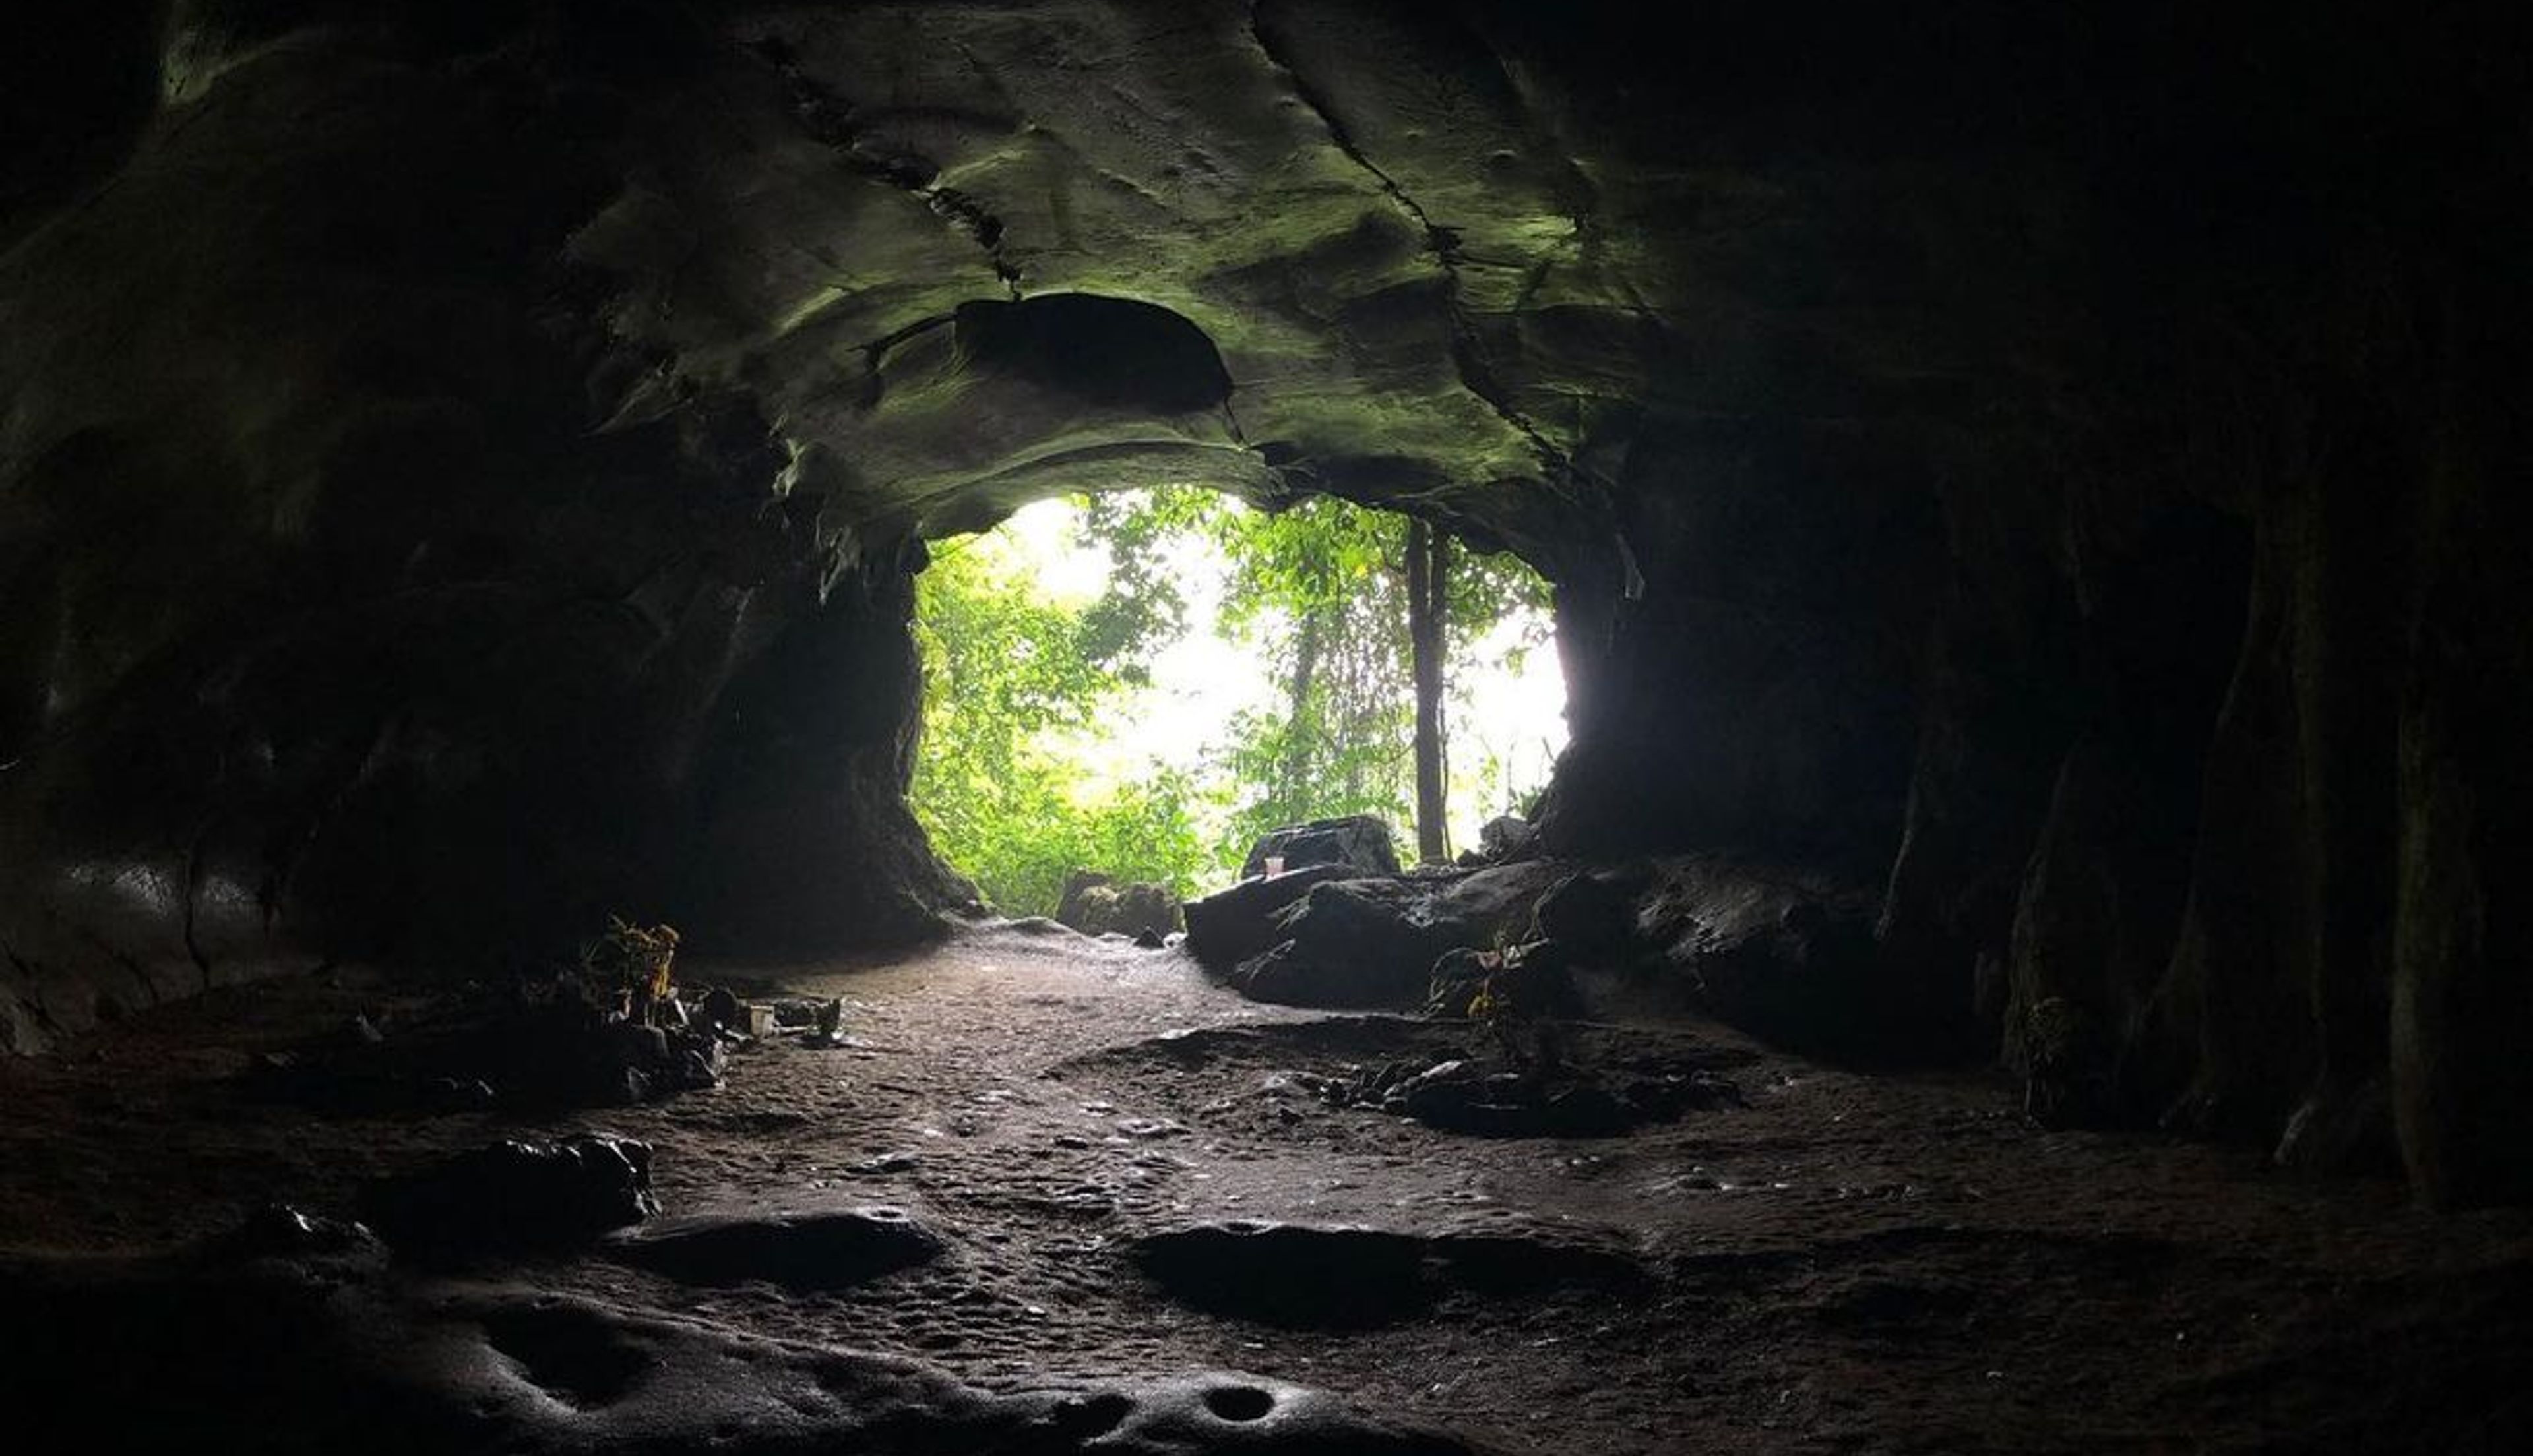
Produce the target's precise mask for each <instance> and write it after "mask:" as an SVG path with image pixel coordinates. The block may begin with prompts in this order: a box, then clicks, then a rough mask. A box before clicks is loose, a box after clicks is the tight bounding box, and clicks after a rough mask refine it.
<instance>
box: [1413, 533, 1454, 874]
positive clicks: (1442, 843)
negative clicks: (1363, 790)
mask: <svg viewBox="0 0 2533 1456" xmlns="http://www.w3.org/2000/svg"><path fill="white" fill-rule="evenodd" d="M1450 553H1451V538H1449V537H1448V536H1445V535H1443V533H1442V532H1440V531H1437V530H1435V529H1434V528H1433V527H1431V526H1428V525H1427V524H1425V523H1424V522H1423V521H1416V520H1411V521H1409V522H1408V523H1407V642H1408V647H1409V650H1410V652H1411V655H1412V663H1413V666H1414V670H1415V676H1416V853H1417V857H1418V858H1420V859H1422V860H1424V861H1425V862H1426V863H1427V864H1436V863H1440V862H1442V861H1443V860H1446V859H1448V858H1450V845H1449V843H1448V837H1447V836H1446V835H1445V834H1444V832H1443V604H1444V602H1445V601H1446V600H1447V599H1446V597H1445V590H1446V588H1447V587H1448V585H1449V582H1450Z"/></svg>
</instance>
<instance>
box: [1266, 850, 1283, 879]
mask: <svg viewBox="0 0 2533 1456" xmlns="http://www.w3.org/2000/svg"><path fill="white" fill-rule="evenodd" d="M1283 872H1284V856H1283V855H1281V854H1269V855H1267V873H1268V874H1270V875H1280V874H1282V873H1283Z"/></svg>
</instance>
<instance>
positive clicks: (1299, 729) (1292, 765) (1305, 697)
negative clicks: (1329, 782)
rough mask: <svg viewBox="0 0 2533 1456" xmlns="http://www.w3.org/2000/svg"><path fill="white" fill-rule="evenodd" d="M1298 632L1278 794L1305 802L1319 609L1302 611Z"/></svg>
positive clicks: (1316, 675) (1286, 799)
mask: <svg viewBox="0 0 2533 1456" xmlns="http://www.w3.org/2000/svg"><path fill="white" fill-rule="evenodd" d="M1298 633H1299V640H1298V641H1296V642H1295V643H1294V645H1293V681H1292V684H1291V689H1292V696H1291V702H1292V705H1293V715H1292V718H1291V720H1290V729H1289V731H1288V733H1287V738H1286V743H1285V747H1284V764H1283V773H1282V778H1283V781H1284V782H1283V784H1282V786H1281V787H1280V790H1279V795H1278V796H1279V797H1281V798H1282V800H1283V801H1284V802H1285V803H1288V804H1293V803H1303V802H1306V801H1307V800H1308V797H1309V794H1310V779H1311V742H1312V740H1313V738H1314V737H1315V736H1316V734H1313V733H1312V732H1310V731H1308V729H1307V728H1306V726H1305V725H1306V721H1307V719H1308V716H1309V714H1310V711H1311V690H1312V688H1313V687H1315V686H1316V685H1317V684H1318V680H1319V672H1320V613H1319V612H1318V610H1317V609H1313V610H1311V611H1308V612H1303V613H1302V619H1301V621H1300V623H1299V624H1298Z"/></svg>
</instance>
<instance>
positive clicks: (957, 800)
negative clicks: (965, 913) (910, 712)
mask: <svg viewBox="0 0 2533 1456" xmlns="http://www.w3.org/2000/svg"><path fill="white" fill-rule="evenodd" d="M997 565H998V563H997V562H995V561H994V560H993V559H992V557H991V556H990V555H989V554H988V553H983V552H979V551H976V550H974V549H973V548H972V547H969V548H957V547H953V548H948V549H944V550H942V551H940V552H939V553H937V554H936V555H935V557H934V561H933V565H932V568H931V569H930V570H928V571H926V572H924V573H923V575H922V577H921V578H920V579H919V580H918V581H917V583H916V601H917V620H916V636H917V640H918V643H919V645H920V646H921V649H922V653H923V666H924V705H923V707H924V712H923V732H924V737H923V745H922V751H921V752H920V753H919V754H918V755H917V757H916V767H915V774H914V783H913V786H912V787H911V788H910V790H909V792H908V800H909V802H910V803H911V804H912V805H913V809H914V813H915V817H916V818H917V819H919V820H920V821H921V822H922V824H923V827H924V830H925V832H926V833H928V834H929V835H931V837H932V840H933V843H934V844H936V845H937V846H939V847H940V849H941V850H942V852H943V853H944V854H945V855H946V856H947V857H948V858H949V859H950V860H951V862H952V863H954V864H956V865H958V866H959V867H960V869H961V870H963V871H964V872H966V873H967V874H968V875H969V876H970V877H971V878H972V879H973V880H974V881H975V882H976V885H977V888H978V889H979V890H980V891H982V892H983V894H984V896H985V898H986V899H987V900H989V901H991V902H993V903H994V904H995V905H996V906H998V907H999V908H1001V909H1002V910H1003V911H1004V912H1005V913H1008V914H1016V915H1017V914H1052V913H1054V911H1055V908H1056V903H1057V901H1058V900H1059V899H1060V897H1061V896H1062V894H1063V891H1064V879H1065V876H1066V875H1067V874H1069V873H1070V872H1071V871H1073V870H1075V869H1078V868H1084V867H1089V866H1096V867H1098V868H1101V869H1104V870H1107V871H1108V872H1109V873H1111V874H1115V875H1119V876H1122V877H1124V878H1128V879H1139V880H1159V881H1163V882H1166V883H1169V884H1171V885H1174V886H1176V887H1177V888H1178V889H1179V890H1180V892H1181V893H1182V894H1186V893H1191V892H1192V891H1193V890H1194V888H1195V876H1196V872H1197V870H1198V868H1199V866H1200V865H1201V864H1202V863H1203V860H1204V849H1203V846H1202V845H1201V844H1200V842H1199V837H1198V832H1197V829H1196V824H1195V821H1194V819H1193V818H1192V814H1193V813H1194V811H1195V808H1196V806H1197V805H1198V804H1200V803H1201V802H1202V798H1203V795H1202V792H1201V790H1200V788H1199V786H1196V785H1193V784H1191V783H1188V782H1186V781H1185V779H1184V777H1183V776H1176V775H1161V776H1157V777H1155V778H1153V779H1152V780H1149V781H1148V782H1142V783H1133V784H1127V785H1124V786H1119V787H1117V788H1116V789H1115V790H1113V791H1112V792H1110V793H1108V794H1106V795H1104V796H1099V797H1096V798H1090V799H1088V800H1086V799H1085V798H1084V797H1083V796H1082V795H1081V794H1080V792H1079V787H1078V781H1079V779H1080V777H1081V771H1080V768H1079V766H1078V764H1077V763H1075V762H1074V761H1073V759H1072V758H1071V757H1069V756H1068V755H1067V754H1066V753H1065V752H1064V751H1063V749H1064V741H1063V740H1064V737H1065V735H1067V734H1080V733H1088V732H1091V731H1094V730H1096V728H1098V727H1099V726H1100V715H1101V712H1102V710H1103V709H1105V708H1109V707H1112V706H1113V705H1114V703H1115V701H1116V700H1117V698H1118V697H1119V696H1120V695H1121V693H1122V691H1123V689H1124V687H1125V685H1126V684H1127V682H1128V680H1129V678H1128V675H1127V674H1128V672H1129V671H1130V670H1131V669H1132V667H1133V665H1134V664H1135V663H1136V662H1137V661H1138V657H1139V654H1140V653H1141V652H1142V651H1143V644H1142V643H1140V642H1138V641H1137V640H1135V638H1134V637H1133V636H1132V635H1125V636H1120V635H1118V634H1116V633H1115V632H1114V630H1113V628H1112V627H1110V626H1108V625H1106V624H1104V623H1102V622H1100V621H1098V620H1096V619H1094V613H1093V612H1089V611H1077V610H1072V609H1068V608H1065V607H1062V606H1058V605H1055V604H1052V603H1048V602H1045V601H1043V600H1040V599H1039V598H1038V597H1037V596H1036V595H1035V594H1034V593H1032V592H1031V589H1030V584H1029V583H1028V582H1027V581H1025V580H1022V579H1019V578H1018V577H1016V576H1013V575H1011V574H1008V573H1006V572H1003V571H1000V570H998V569H997Z"/></svg>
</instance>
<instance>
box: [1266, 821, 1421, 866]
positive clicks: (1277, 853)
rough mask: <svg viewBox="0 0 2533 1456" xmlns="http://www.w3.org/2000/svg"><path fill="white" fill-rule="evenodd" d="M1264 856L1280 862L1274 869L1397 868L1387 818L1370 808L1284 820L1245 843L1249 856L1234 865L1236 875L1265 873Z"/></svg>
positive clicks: (1395, 849) (1396, 849) (1269, 859)
mask: <svg viewBox="0 0 2533 1456" xmlns="http://www.w3.org/2000/svg"><path fill="white" fill-rule="evenodd" d="M1270 861H1271V862H1272V863H1274V864H1276V865H1279V866H1281V868H1280V869H1278V870H1277V871H1276V873H1278V874H1282V873H1286V872H1289V871H1292V870H1297V869H1309V868H1311V867H1312V866H1314V865H1322V864H1332V865H1335V866H1337V867H1338V868H1340V869H1348V870H1352V871H1354V873H1355V874H1357V875H1358V876H1365V877H1369V876H1373V875H1394V874H1396V873H1398V846H1397V844H1395V843H1394V842H1393V841H1392V840H1391V839H1390V835H1389V825H1388V823H1387V821H1385V820H1383V819H1380V818H1377V817H1375V816H1374V815H1370V814H1349V815H1347V816H1345V817H1344V818H1341V819H1316V820H1313V821H1312V822H1310V823H1308V824H1292V825H1287V826H1285V827H1284V828H1282V829H1277V830H1270V831H1269V832H1267V834H1265V835H1262V836H1260V837H1259V840H1258V843H1257V844H1252V845H1250V846H1249V858H1248V859H1247V860H1246V861H1244V862H1243V863H1242V864H1241V866H1240V877H1241V878H1242V879H1244V880H1246V879H1250V878H1253V877H1255V876H1258V875H1263V874H1266V873H1267V866H1268V864H1269V862H1270Z"/></svg>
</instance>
